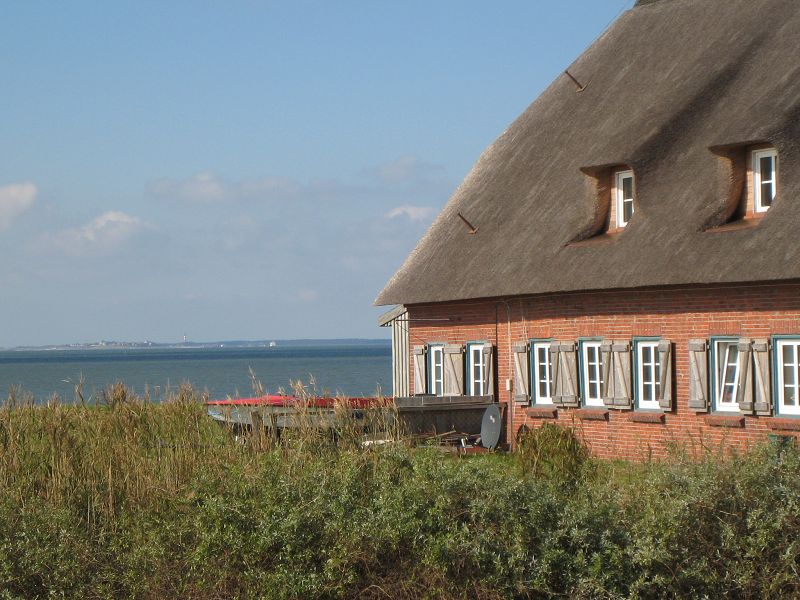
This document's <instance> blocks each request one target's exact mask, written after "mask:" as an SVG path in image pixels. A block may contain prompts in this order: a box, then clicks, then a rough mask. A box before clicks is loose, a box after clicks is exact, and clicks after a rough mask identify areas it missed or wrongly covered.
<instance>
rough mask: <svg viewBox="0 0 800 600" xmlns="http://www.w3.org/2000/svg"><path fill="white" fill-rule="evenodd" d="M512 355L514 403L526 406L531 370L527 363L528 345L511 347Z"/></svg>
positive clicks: (529, 398) (529, 394)
mask: <svg viewBox="0 0 800 600" xmlns="http://www.w3.org/2000/svg"><path fill="white" fill-rule="evenodd" d="M512 352H513V354H514V402H518V403H520V404H527V403H528V402H530V400H531V383H530V382H531V370H530V366H529V363H528V353H529V344H527V343H526V342H519V343H516V344H514V345H513V347H512Z"/></svg>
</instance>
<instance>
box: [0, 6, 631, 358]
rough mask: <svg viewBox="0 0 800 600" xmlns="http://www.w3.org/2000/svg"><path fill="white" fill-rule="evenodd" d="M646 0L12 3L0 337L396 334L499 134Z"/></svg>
mask: <svg viewBox="0 0 800 600" xmlns="http://www.w3.org/2000/svg"><path fill="white" fill-rule="evenodd" d="M632 4H633V0H625V1H623V0H562V1H561V2H557V3H552V2H540V1H536V0H528V1H507V2H494V3H488V2H472V1H464V0H460V1H457V0H441V1H437V2H419V1H414V0H412V1H407V2H402V3H398V2H384V1H373V2H366V1H364V2H306V1H294V2H272V1H259V0H239V1H231V2H224V3H222V2H212V1H210V0H209V1H192V2H188V1H171V2H161V1H159V2H155V1H149V0H137V1H136V2H103V3H99V2H79V1H76V2H70V3H44V2H33V1H23V0H19V1H12V2H9V3H6V4H5V5H4V11H3V12H4V27H3V34H2V35H0V67H1V68H2V77H3V81H4V86H3V88H4V89H3V92H2V94H0V111H2V115H3V120H2V126H0V155H2V157H3V159H2V160H1V161H0V285H1V286H2V290H3V291H2V293H0V309H2V314H3V315H4V316H5V318H4V319H3V327H2V328H0V346H4V347H10V346H16V345H34V344H35V345H39V344H47V343H69V342H83V341H94V340H99V339H116V340H123V339H124V340H145V339H149V340H154V341H174V340H178V339H180V338H181V336H182V335H184V334H186V335H187V336H188V337H189V339H193V340H198V341H202V340H216V339H265V338H276V339H278V338H301V337H319V338H335V337H382V336H384V335H385V334H386V331H385V330H380V329H378V328H377V327H376V325H375V319H376V317H377V315H378V314H380V313H381V312H382V311H383V310H385V308H376V307H373V305H372V302H373V300H374V298H375V296H376V295H377V293H378V292H379V291H380V289H381V287H382V286H383V285H384V283H385V282H386V281H387V280H388V278H389V277H390V276H391V275H392V274H393V273H394V271H395V270H396V269H397V267H399V265H400V264H401V263H402V261H403V260H404V258H405V257H406V255H407V254H408V253H409V252H410V251H411V249H412V248H413V247H414V244H415V243H416V241H417V240H418V239H419V238H420V237H421V236H422V234H423V233H424V231H425V229H426V228H427V226H428V225H429V224H430V222H431V221H432V219H433V218H434V216H435V215H436V213H437V211H438V210H439V209H441V207H442V206H443V205H444V203H445V202H446V201H447V198H448V197H449V195H450V194H451V193H452V191H453V190H454V189H455V187H456V186H457V185H458V183H459V182H460V180H461V179H462V178H463V177H464V176H465V175H466V173H467V172H468V170H469V169H470V167H471V166H472V164H473V163H474V162H475V160H477V158H478V156H479V155H480V153H481V152H482V151H483V149H484V148H485V147H486V146H487V145H488V144H490V143H491V142H492V140H494V139H495V138H496V137H497V136H498V135H499V134H500V133H501V132H502V131H503V130H504V129H505V128H506V127H507V126H508V124H509V123H510V122H511V121H512V120H513V119H514V118H515V117H516V116H517V115H518V114H519V113H521V112H522V111H523V110H524V109H525V107H526V106H527V105H528V104H530V102H532V101H533V100H534V99H535V98H536V96H537V95H538V94H539V93H540V92H541V91H542V90H543V89H544V88H545V87H546V86H547V85H548V84H549V83H550V82H551V81H552V80H553V79H554V78H555V77H556V76H557V75H558V74H559V73H560V72H561V71H562V70H563V69H564V68H566V67H567V66H568V65H569V64H570V63H571V62H572V61H573V60H574V59H575V58H576V57H577V56H578V55H579V54H580V53H581V52H582V51H583V50H584V49H585V48H586V47H587V46H588V45H589V44H590V43H591V42H592V41H593V40H594V39H595V38H596V37H597V36H598V35H599V34H600V33H601V32H602V31H603V30H604V29H605V28H606V27H607V26H608V25H609V23H610V22H611V21H612V19H613V18H614V17H616V16H617V15H618V14H619V13H620V12H621V11H622V10H623V9H626V8H630V7H631V6H632Z"/></svg>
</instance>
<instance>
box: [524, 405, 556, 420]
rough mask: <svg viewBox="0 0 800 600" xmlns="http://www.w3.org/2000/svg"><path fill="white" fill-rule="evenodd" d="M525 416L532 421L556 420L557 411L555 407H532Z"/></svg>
mask: <svg viewBox="0 0 800 600" xmlns="http://www.w3.org/2000/svg"><path fill="white" fill-rule="evenodd" d="M525 414H526V415H527V416H529V417H530V418H532V419H557V418H558V409H557V408H555V407H546V406H532V407H531V408H528V409H527V410H526V411H525Z"/></svg>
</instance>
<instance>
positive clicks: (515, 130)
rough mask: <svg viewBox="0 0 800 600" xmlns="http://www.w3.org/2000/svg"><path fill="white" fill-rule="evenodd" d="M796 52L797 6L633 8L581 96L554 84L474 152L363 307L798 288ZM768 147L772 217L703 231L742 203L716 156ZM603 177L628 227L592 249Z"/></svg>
mask: <svg viewBox="0 0 800 600" xmlns="http://www.w3.org/2000/svg"><path fill="white" fill-rule="evenodd" d="M798 47H800V3H799V2H797V0H658V1H655V2H654V1H645V0H640V1H639V2H637V4H636V7H635V8H633V9H631V10H629V11H627V12H625V13H624V14H623V15H622V16H621V17H620V18H619V19H618V20H617V21H616V22H615V23H614V24H613V25H612V26H611V27H610V28H609V29H608V30H607V31H606V32H605V33H604V34H603V35H602V36H601V37H600V38H599V39H598V40H597V41H596V42H595V43H594V44H592V46H591V47H590V48H589V49H588V50H586V52H584V54H583V55H582V56H580V57H579V58H578V60H577V61H575V63H573V64H572V65H569V67H568V70H569V72H570V74H571V75H573V76H574V77H575V79H576V80H577V81H578V82H580V85H584V86H586V87H585V89H584V90H583V91H581V92H580V93H576V85H575V83H574V82H573V81H571V80H570V78H569V76H568V75H566V74H564V75H562V76H560V77H559V78H558V79H556V80H555V81H554V82H553V83H552V84H551V85H550V87H549V88H548V89H547V90H546V91H545V92H544V93H543V94H542V95H541V96H540V97H539V98H538V99H537V100H536V101H535V102H534V103H533V104H532V105H531V106H530V107H529V108H528V109H527V110H526V111H525V112H524V113H523V114H522V115H521V116H520V117H519V118H518V119H517V120H516V121H515V122H514V123H512V125H511V126H510V127H509V128H508V129H507V130H506V131H505V132H504V133H503V134H502V135H501V136H500V137H499V138H498V139H497V140H496V141H495V142H494V143H493V144H492V145H491V146H490V147H489V148H488V149H487V150H486V151H485V152H484V153H483V155H482V156H481V157H480V159H479V160H478V162H477V164H476V165H475V166H474V167H473V169H472V171H471V172H470V174H469V175H468V176H467V178H466V179H465V180H464V182H463V183H462V184H461V186H460V187H459V188H458V189H457V190H456V191H455V193H454V194H453V196H452V197H451V198H450V200H449V202H448V203H447V205H446V206H445V208H444V209H443V211H442V212H441V214H440V215H439V216H438V218H437V219H436V220H435V222H434V223H433V225H432V226H431V228H430V229H429V231H428V232H427V234H426V235H425V236H424V237H423V238H422V240H421V241H420V242H419V244H418V245H417V247H416V248H415V249H414V251H413V252H412V254H411V255H410V256H409V257H408V259H407V260H406V262H405V263H404V264H403V266H402V267H401V268H400V269H399V271H398V272H397V273H396V274H395V275H394V276H393V277H392V279H391V280H390V281H389V282H388V284H387V285H386V287H385V288H384V289H383V291H382V292H381V293H380V295H379V296H378V298H377V299H376V304H406V305H408V304H413V303H422V302H439V301H450V300H462V299H473V298H491V297H498V296H515V295H527V294H541V293H552V292H565V291H576V290H600V289H616V288H638V287H650V286H662V285H677V284H698V283H741V282H752V281H780V280H790V279H800V241H799V240H800V236H798V226H800V202H799V201H798V187H799V186H800V153H799V152H798V149H799V148H798V142H799V141H800V64H798V62H797V48H798ZM531 60H535V58H533V57H532V58H531ZM465 126H469V124H468V123H467V124H465ZM765 142H766V143H771V144H772V145H774V146H775V147H776V148H777V150H778V153H779V156H780V180H779V189H778V196H777V198H776V200H775V203H774V206H773V207H772V208H771V209H770V210H769V212H768V213H767V214H766V216H764V218H763V219H761V220H760V222H759V223H758V225H757V226H754V227H744V228H739V229H731V230H726V231H713V229H714V228H715V227H716V226H718V225H721V224H723V223H725V222H726V220H727V219H728V218H729V217H730V215H731V213H732V212H733V210H734V209H735V205H736V200H737V199H738V197H739V196H740V194H741V175H740V174H738V172H737V165H736V160H733V159H732V155H731V153H730V152H729V151H728V150H727V149H730V148H744V147H746V146H748V145H752V144H756V143H765ZM612 165H629V166H631V167H632V168H633V170H634V172H635V174H636V193H637V198H636V202H637V206H636V213H635V214H634V216H633V218H632V220H631V222H630V223H629V225H628V226H627V228H626V229H625V230H624V232H623V233H621V234H619V235H615V236H599V239H598V237H592V236H593V235H594V234H595V233H596V232H597V222H598V192H597V181H598V180H597V178H596V175H597V174H598V173H599V172H602V170H603V169H607V168H608V167H610V166H612ZM459 213H460V214H461V215H463V217H464V218H465V219H467V221H468V222H469V223H470V224H471V225H472V226H473V227H474V228H476V229H477V231H476V232H475V233H474V234H471V233H470V230H469V228H468V227H466V226H465V223H464V222H463V221H462V219H461V218H459V216H458V215H459Z"/></svg>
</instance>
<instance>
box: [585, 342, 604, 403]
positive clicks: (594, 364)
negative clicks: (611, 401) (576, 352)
mask: <svg viewBox="0 0 800 600" xmlns="http://www.w3.org/2000/svg"><path fill="white" fill-rule="evenodd" d="M600 344H601V342H600V340H583V341H581V372H582V377H581V384H582V385H581V394H582V396H583V404H584V406H590V407H603V408H604V407H605V402H603V353H602V352H601V351H600ZM590 348H591V349H593V350H594V352H595V356H596V357H597V360H596V361H589V349H590ZM590 362H591V364H590ZM590 371H593V373H591V372H590ZM591 375H595V377H594V378H592V377H590V376H591ZM592 381H594V382H596V385H597V396H596V397H595V396H590V395H589V389H590V386H591V383H592Z"/></svg>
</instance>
